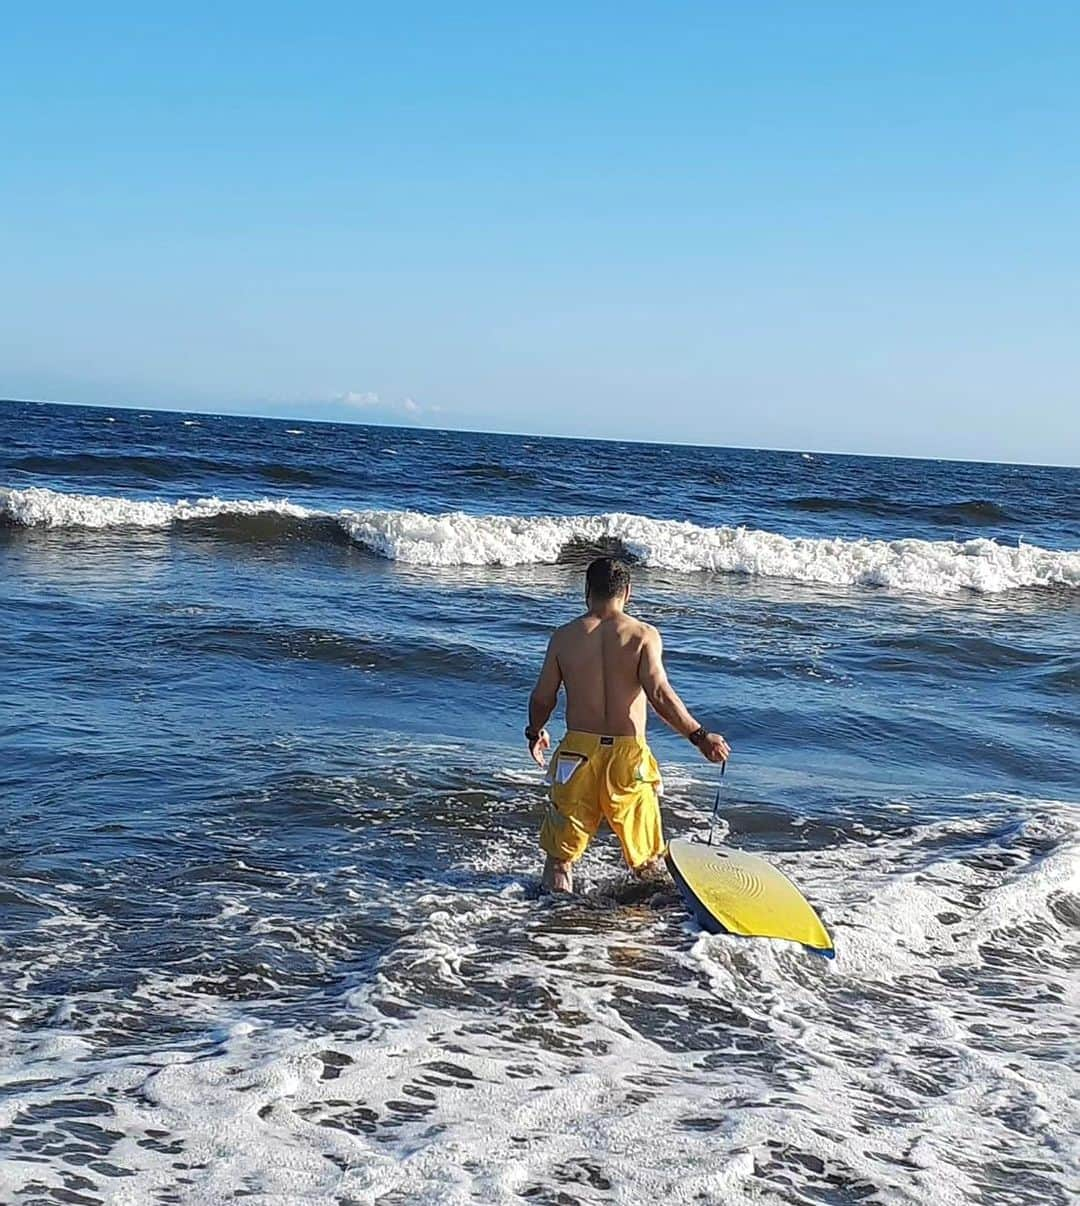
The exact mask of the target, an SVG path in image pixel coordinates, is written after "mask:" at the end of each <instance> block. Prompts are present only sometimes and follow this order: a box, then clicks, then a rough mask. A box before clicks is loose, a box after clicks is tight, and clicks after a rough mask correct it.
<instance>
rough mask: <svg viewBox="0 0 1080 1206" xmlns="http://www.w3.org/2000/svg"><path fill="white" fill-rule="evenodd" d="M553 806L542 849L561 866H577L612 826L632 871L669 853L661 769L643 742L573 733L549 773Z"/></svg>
mask: <svg viewBox="0 0 1080 1206" xmlns="http://www.w3.org/2000/svg"><path fill="white" fill-rule="evenodd" d="M548 777H549V779H550V780H551V805H550V807H549V808H548V812H547V816H546V817H545V818H544V824H543V826H542V828H541V830H540V845H541V846H542V847H543V848H544V850H545V851H546V852H547V853H548V854H550V855H551V857H552V858H556V859H558V860H559V861H560V862H576V860H577V859H579V858H581V856H582V855H583V854H584V853H585V850H586V847H587V846H588V845H589V842H590V841H591V840H592V837H593V834H595V833H596V831H597V829H599V828H600V822H601V820H606V821H607V823H608V824H609V825H610V826H611V828H612V830H614V832H615V836H616V837H617V838H618V839H619V841H620V842H621V843H622V849H623V856H624V858H625V859H626V865H627V866H628V867H630V868H631V869H634V868H637V867H640V866H642V864H644V863H647V862H649V860H650V859H654V858H657V857H658V856H659V855H661V854H663V852H664V834H663V830H662V829H661V825H660V801H659V796H660V795H661V794H662V792H663V786H662V784H661V780H660V768H659V767H658V766H657V764H656V759H655V758H654V757H653V755H652V751H651V750H650V749H649V747H648V745H646V743H645V739H644V738H643V737H601V736H600V735H599V734H597V733H578V732H573V731H571V732H569V733H567V734H566V736H565V737H564V738H563V739H562V741H560V742H559V746H558V748H557V749H556V750H555V753H554V754H553V755H552V757H551V765H550V767H549V768H548Z"/></svg>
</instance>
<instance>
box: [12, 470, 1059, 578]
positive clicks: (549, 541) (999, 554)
mask: <svg viewBox="0 0 1080 1206" xmlns="http://www.w3.org/2000/svg"><path fill="white" fill-rule="evenodd" d="M265 515H277V516H282V517H286V518H290V519H332V520H334V521H335V522H336V523H337V524H338V525H339V526H340V528H341V529H342V530H343V531H344V532H346V533H347V534H348V535H349V537H351V539H353V540H354V541H355V542H356V543H357V544H359V545H362V546H363V547H364V548H366V549H369V550H370V551H371V552H373V553H377V554H378V555H379V556H382V557H386V558H387V559H389V560H391V561H401V562H404V563H406V564H409V565H418V566H486V565H490V566H515V565H530V564H537V565H543V564H555V563H556V562H558V561H559V560H560V559H561V558H562V557H563V556H564V554H565V552H566V550H567V549H569V548H571V547H573V546H574V545H585V546H595V547H599V546H602V545H605V544H606V543H608V542H613V541H614V542H617V544H618V546H620V548H619V551H621V552H622V553H623V554H624V555H626V556H628V557H629V558H631V559H632V560H634V561H637V562H639V563H641V564H642V565H645V566H648V567H650V568H654V569H666V570H673V571H676V572H679V573H695V572H709V573H728V574H747V575H751V576H756V577H765V578H784V579H789V580H791V581H794V582H806V583H818V584H821V585H828V586H867V587H885V588H888V589H891V590H897V591H911V592H917V593H922V594H935V595H944V594H950V593H953V592H956V591H962V590H971V591H977V592H979V593H985V594H995V593H998V592H1001V591H1008V590H1018V589H1022V588H1027V587H1063V588H1067V589H1077V588H1080V551H1077V552H1063V551H1058V550H1051V549H1044V548H1039V547H1037V546H1034V545H1028V544H1023V543H1018V544H1017V545H1016V546H1015V547H1012V548H1010V547H1007V546H1003V545H1001V544H998V543H997V542H996V541H994V540H989V539H985V538H978V539H973V540H967V541H960V542H958V541H929V540H919V539H906V540H892V541H882V540H867V539H864V540H843V539H840V538H834V539H814V538H791V537H787V536H783V535H780V534H779V533H776V532H761V531H754V530H751V529H748V528H744V527H739V528H732V527H726V526H725V527H715V528H706V527H701V526H699V525H697V524H693V523H687V522H679V521H673V520H658V519H651V518H649V517H647V516H644V515H629V514H622V513H614V514H606V515H585V516H569V517H564V516H507V515H471V514H466V513H465V512H463V511H455V512H449V513H446V514H441V515H429V514H424V513H421V512H416V511H383V510H354V509H352V508H344V509H341V510H339V511H336V512H333V513H329V512H324V511H319V510H313V509H311V508H308V507H304V506H300V505H297V504H294V503H291V502H289V501H288V500H287V499H271V498H262V499H231V500H223V499H220V498H200V499H196V500H195V501H191V502H189V501H188V500H186V499H181V500H178V501H176V502H165V501H161V500H137V499H130V498H123V497H101V496H97V495H85V494H65V493H60V492H57V491H54V490H49V489H43V488H40V487H34V488H30V489H26V490H5V491H0V517H6V518H7V519H8V520H9V521H11V522H13V523H16V524H19V525H22V526H27V527H33V526H40V527H48V528H89V529H95V528H98V529H100V528H114V527H135V528H165V527H170V526H172V525H183V524H185V523H190V522H192V521H200V520H208V519H214V518H218V517H220V516H235V517H240V518H243V517H248V516H265Z"/></svg>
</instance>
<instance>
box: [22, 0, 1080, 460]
mask: <svg viewBox="0 0 1080 1206" xmlns="http://www.w3.org/2000/svg"><path fill="white" fill-rule="evenodd" d="M0 68H2V71H3V81H4V82H3V84H2V85H0V87H2V88H3V91H4V100H5V104H4V105H3V106H0V135H2V137H3V145H4V148H5V154H4V157H3V162H2V163H0V255H2V257H3V262H4V286H5V287H4V289H3V291H2V294H0V396H3V397H10V398H28V399H29V398H36V399H42V400H56V401H60V402H69V403H76V404H87V405H118V406H133V407H139V408H145V409H169V410H199V411H211V412H217V413H229V414H258V415H264V416H267V417H278V418H290V419H295V420H298V421H304V420H307V421H314V420H319V421H337V422H340V421H353V422H364V423H370V422H377V423H394V424H399V425H409V424H417V425H422V426H430V427H444V428H459V429H474V430H489V431H491V430H495V431H509V432H523V433H524V432H528V433H535V434H551V435H565V436H581V437H599V438H612V439H633V440H655V441H658V442H676V443H691V444H700V445H706V444H712V445H726V446H742V447H762V448H791V449H805V450H813V451H828V452H842V453H862V454H873V455H891V456H926V457H936V458H953V459H970V460H990V461H1013V462H1027V463H1044V464H1065V465H1077V464H1080V337H1078V334H1077V332H1078V330H1080V321H1078V319H1080V166H1078V159H1077V155H1076V151H1075V132H1076V130H1077V129H1078V128H1080V9H1078V8H1076V7H1075V6H1073V5H1067V4H1058V3H1036V4H1033V5H1030V6H1026V7H1021V6H1013V5H1005V4H998V3H991V4H988V5H987V4H978V5H977V4H974V3H967V2H961V3H957V4H953V5H949V6H947V7H944V8H942V7H941V6H930V5H926V4H920V3H916V4H914V5H908V6H904V7H903V8H902V9H901V8H898V7H894V6H886V7H882V8H878V7H876V6H865V5H856V4H853V3H838V4H831V5H827V6H820V7H815V8H813V9H810V8H808V7H807V6H805V5H802V4H795V3H778V4H775V5H770V6H768V7H767V8H765V7H761V8H753V7H746V8H743V7H741V6H739V7H735V6H732V7H730V8H729V7H726V6H717V5H714V4H683V5H678V6H675V7H672V6H667V5H664V6H661V5H659V4H635V3H630V4H627V5H623V6H620V7H618V8H617V9H616V8H613V7H611V6H607V5H600V4H595V3H591V4H590V3H587V4H584V5H580V4H578V5H567V4H559V3H555V4H550V5H546V6H544V7H543V9H542V10H536V11H524V10H522V11H517V10H512V9H506V8H504V7H499V6H490V7H488V6H479V7H477V8H475V9H472V8H471V9H469V10H468V12H466V13H463V12H461V11H457V10H454V11H451V10H449V9H446V8H445V7H444V6H439V5H432V4H422V3H418V4H414V5H412V6H408V8H407V10H406V9H405V8H398V9H395V10H393V11H383V10H382V9H375V8H372V9H368V8H367V7H366V6H346V5H336V4H330V5H325V6H320V8H319V10H318V13H317V19H316V14H315V12H314V10H301V9H299V8H297V9H294V10H288V11H287V10H285V9H283V8H281V7H275V6H266V5H260V6H254V5H248V4H244V3H239V4H234V5H229V6H224V7H223V6H217V7H215V8H213V9H211V8H205V9H201V8H199V7H198V6H196V7H195V8H193V9H191V10H190V11H189V10H185V15H184V21H183V23H180V22H178V21H170V19H169V16H168V14H164V15H158V14H156V13H154V12H153V11H148V10H146V9H145V7H144V6H137V5H135V4H123V3H119V4H111V5H109V6H107V8H106V9H104V10H100V9H99V10H93V9H86V8H84V7H83V6H78V5H74V4H69V3H61V4H59V5H54V6H50V7H49V9H48V10H47V11H46V10H41V11H34V10H31V9H28V8H25V7H24V8H22V9H20V10H18V11H15V12H12V13H11V14H8V16H7V20H6V27H5V42H4V45H3V46H2V47H0Z"/></svg>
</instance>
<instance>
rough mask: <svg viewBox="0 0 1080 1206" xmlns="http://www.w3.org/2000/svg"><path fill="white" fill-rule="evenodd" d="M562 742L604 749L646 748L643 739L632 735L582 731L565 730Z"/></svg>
mask: <svg viewBox="0 0 1080 1206" xmlns="http://www.w3.org/2000/svg"><path fill="white" fill-rule="evenodd" d="M563 741H565V742H567V743H568V744H572V745H586V746H603V747H604V748H612V747H617V746H618V747H625V746H633V747H634V748H635V749H645V748H647V742H646V741H645V738H644V737H637V736H634V735H633V734H630V735H626V734H624V735H621V736H613V735H610V734H607V733H587V732H585V730H584V729H567V730H566V736H565V737H563Z"/></svg>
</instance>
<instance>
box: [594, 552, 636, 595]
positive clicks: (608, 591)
mask: <svg viewBox="0 0 1080 1206" xmlns="http://www.w3.org/2000/svg"><path fill="white" fill-rule="evenodd" d="M629 598H630V569H629V567H628V566H627V564H626V562H625V561H619V560H617V559H616V558H614V557H597V559H596V560H595V561H592V562H590V563H589V568H588V569H587V570H586V571H585V602H586V603H587V604H588V605H589V606H590V607H603V606H604V604H606V603H619V604H622V605H623V606H625V605H626V603H627V601H628V600H629Z"/></svg>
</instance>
